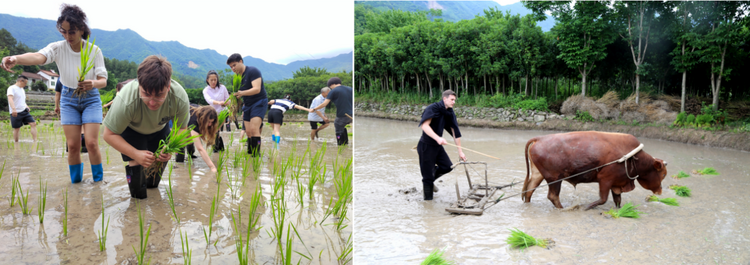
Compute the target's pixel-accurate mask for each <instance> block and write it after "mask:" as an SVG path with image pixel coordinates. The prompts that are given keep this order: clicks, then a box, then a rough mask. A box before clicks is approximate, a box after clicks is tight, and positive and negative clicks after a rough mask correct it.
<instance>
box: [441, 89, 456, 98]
mask: <svg viewBox="0 0 750 265" xmlns="http://www.w3.org/2000/svg"><path fill="white" fill-rule="evenodd" d="M450 96H454V97H458V96H456V92H453V90H450V89H448V90H446V91H443V97H444V98H447V97H450Z"/></svg>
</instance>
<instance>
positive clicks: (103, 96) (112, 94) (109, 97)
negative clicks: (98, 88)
mask: <svg viewBox="0 0 750 265" xmlns="http://www.w3.org/2000/svg"><path fill="white" fill-rule="evenodd" d="M115 91H116V90H114V89H113V90H110V91H109V92H107V93H104V94H101V95H99V97H100V98H101V99H102V106H104V105H107V103H109V102H110V101H112V100H113V99H114V98H115Z"/></svg>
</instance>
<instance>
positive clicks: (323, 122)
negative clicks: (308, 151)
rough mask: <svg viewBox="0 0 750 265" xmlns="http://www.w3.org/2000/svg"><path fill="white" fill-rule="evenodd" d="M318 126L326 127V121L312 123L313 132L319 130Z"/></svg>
mask: <svg viewBox="0 0 750 265" xmlns="http://www.w3.org/2000/svg"><path fill="white" fill-rule="evenodd" d="M318 124H320V125H326V122H325V121H310V128H311V130H317V129H318Z"/></svg>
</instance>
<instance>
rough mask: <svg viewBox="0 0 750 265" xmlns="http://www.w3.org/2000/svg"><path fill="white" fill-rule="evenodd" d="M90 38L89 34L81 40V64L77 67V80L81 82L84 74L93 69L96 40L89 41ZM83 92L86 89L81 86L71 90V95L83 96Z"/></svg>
mask: <svg viewBox="0 0 750 265" xmlns="http://www.w3.org/2000/svg"><path fill="white" fill-rule="evenodd" d="M90 38H91V36H89V38H87V39H86V41H85V42H83V41H82V42H81V50H80V51H81V66H80V67H79V68H78V82H83V80H84V79H85V78H86V74H88V73H89V72H90V71H91V70H92V69H94V61H95V60H96V51H95V50H94V45H95V44H96V40H94V42H89V39H90ZM92 53H93V54H92ZM85 93H86V91H85V90H83V88H81V87H78V88H76V90H75V91H74V92H73V95H75V96H77V97H83V95H84V94H85Z"/></svg>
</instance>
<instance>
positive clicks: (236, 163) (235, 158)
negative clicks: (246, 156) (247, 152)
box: [232, 149, 242, 168]
mask: <svg viewBox="0 0 750 265" xmlns="http://www.w3.org/2000/svg"><path fill="white" fill-rule="evenodd" d="M238 151H239V149H234V154H233V155H232V167H234V168H238V167H240V163H242V155H241V154H240V153H238Z"/></svg>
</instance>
